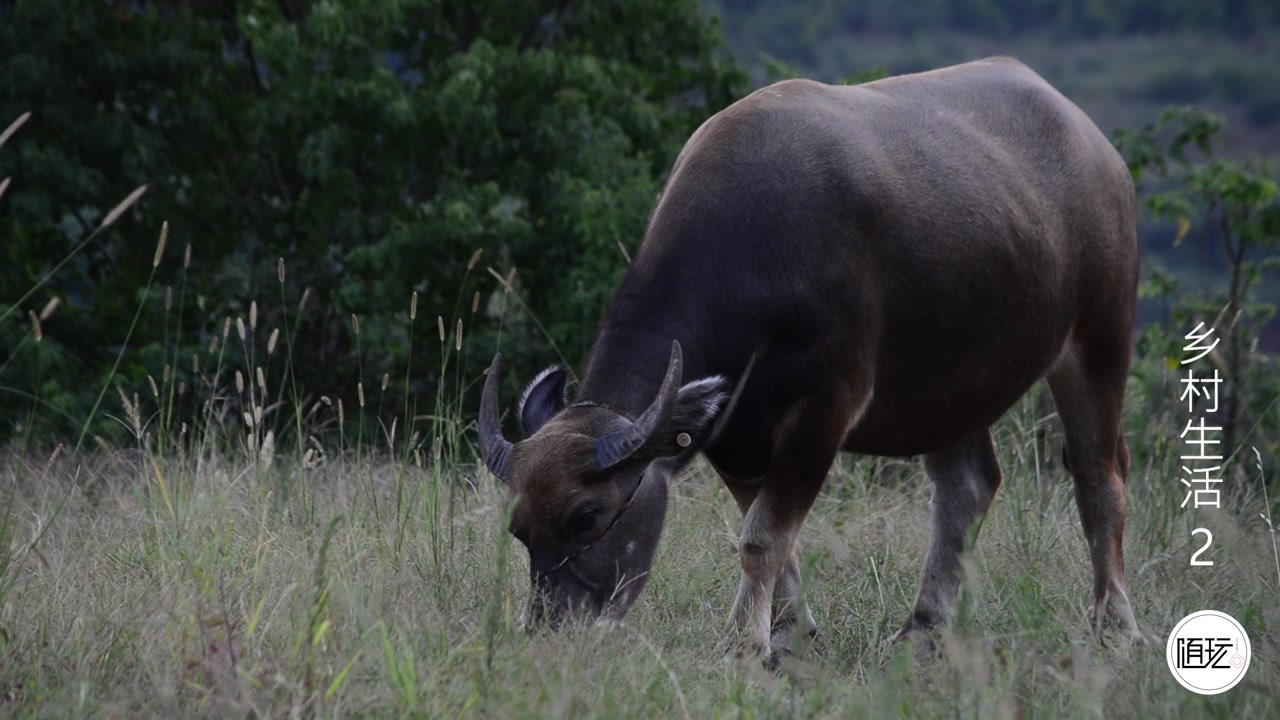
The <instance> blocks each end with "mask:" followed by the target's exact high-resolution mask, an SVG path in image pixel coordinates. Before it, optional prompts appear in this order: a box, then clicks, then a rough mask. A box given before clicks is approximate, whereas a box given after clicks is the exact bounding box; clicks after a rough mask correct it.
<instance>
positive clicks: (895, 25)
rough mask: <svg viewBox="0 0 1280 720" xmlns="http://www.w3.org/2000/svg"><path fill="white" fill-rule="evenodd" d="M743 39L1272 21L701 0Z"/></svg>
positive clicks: (1019, 0)
mask: <svg viewBox="0 0 1280 720" xmlns="http://www.w3.org/2000/svg"><path fill="white" fill-rule="evenodd" d="M707 4H708V5H709V6H710V7H711V8H713V9H715V10H717V11H718V12H719V13H720V14H721V15H722V16H723V17H724V18H725V20H726V24H727V26H728V27H727V30H728V31H729V32H730V33H731V34H732V35H734V36H741V37H743V38H744V41H745V44H746V45H748V46H750V47H758V48H761V49H763V50H765V51H766V52H769V53H771V54H774V55H778V56H781V57H784V58H788V57H804V56H805V55H807V53H808V52H809V51H810V50H811V49H812V48H813V47H815V46H817V45H818V41H819V40H820V39H821V38H823V37H825V36H828V35H830V34H832V33H857V32H889V33H901V34H909V33H913V32H918V31H922V30H937V29H950V30H963V31H968V32H973V33H977V34H980V35H988V36H994V37H1007V36H1009V35H1011V34H1013V33H1022V32H1027V31H1039V32H1046V33H1050V34H1053V35H1056V36H1058V37H1063V38H1066V37H1081V36H1085V37H1091V36H1097V35H1107V34H1110V35H1123V34H1130V33H1150V32H1162V31H1170V30H1193V31H1194V30H1221V31H1226V32H1229V33H1234V34H1249V33H1252V32H1255V31H1257V30H1258V29H1261V28H1266V27H1276V26H1277V25H1280V4H1277V3H1275V2H1272V1H1271V0H1220V1H1218V2H1204V1H1203V0H1066V1H1065V2H1064V1H1063V0H916V1H915V2H897V1H896V0H865V1H863V2H841V0H794V1H793V2H786V3H781V2H768V1H767V0H708V3H707Z"/></svg>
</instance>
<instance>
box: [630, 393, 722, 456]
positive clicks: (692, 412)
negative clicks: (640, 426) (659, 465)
mask: <svg viewBox="0 0 1280 720" xmlns="http://www.w3.org/2000/svg"><path fill="white" fill-rule="evenodd" d="M729 385H730V383H729V379H728V378H726V377H724V376H722V375H714V376H712V377H705V378H702V379H701V380H694V381H693V382H691V383H687V384H686V385H684V386H683V387H681V388H680V393H679V395H678V396H677V399H676V408H675V411H674V412H673V413H672V414H671V420H670V422H668V423H667V425H666V426H665V427H663V428H660V429H659V430H658V432H657V433H655V437H654V440H653V442H652V444H651V452H650V453H648V454H651V455H654V456H657V457H673V456H676V455H681V456H692V455H693V453H694V452H697V451H698V450H699V449H700V448H701V447H702V445H703V444H705V443H706V441H707V435H708V434H709V431H710V430H711V426H712V422H713V421H714V420H715V419H716V416H717V415H719V414H720V411H721V410H723V409H724V407H725V404H726V403H728V401H729Z"/></svg>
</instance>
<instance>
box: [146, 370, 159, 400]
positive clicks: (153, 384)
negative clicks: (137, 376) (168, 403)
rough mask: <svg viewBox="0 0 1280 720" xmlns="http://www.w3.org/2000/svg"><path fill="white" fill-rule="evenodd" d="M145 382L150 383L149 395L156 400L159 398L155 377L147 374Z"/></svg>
mask: <svg viewBox="0 0 1280 720" xmlns="http://www.w3.org/2000/svg"><path fill="white" fill-rule="evenodd" d="M147 382H148V383H150V385H151V395H152V396H153V397H155V398H156V399H157V400H159V399H160V388H159V386H157V385H156V379H155V378H154V377H152V376H151V375H149V374H148V375H147Z"/></svg>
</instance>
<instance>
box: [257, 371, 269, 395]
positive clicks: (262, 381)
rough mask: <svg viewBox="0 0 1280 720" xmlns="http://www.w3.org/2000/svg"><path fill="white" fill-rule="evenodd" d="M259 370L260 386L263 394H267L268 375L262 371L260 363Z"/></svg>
mask: <svg viewBox="0 0 1280 720" xmlns="http://www.w3.org/2000/svg"><path fill="white" fill-rule="evenodd" d="M257 370H258V387H259V388H261V389H262V394H263V395H266V394H267V376H266V373H264V372H262V366H261V365H259V366H258V368H257Z"/></svg>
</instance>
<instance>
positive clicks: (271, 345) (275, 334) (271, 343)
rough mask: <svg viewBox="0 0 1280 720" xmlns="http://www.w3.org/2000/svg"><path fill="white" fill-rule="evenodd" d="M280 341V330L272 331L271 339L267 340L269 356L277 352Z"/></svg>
mask: <svg viewBox="0 0 1280 720" xmlns="http://www.w3.org/2000/svg"><path fill="white" fill-rule="evenodd" d="M279 339H280V328H274V329H273V330H272V331H271V337H270V338H268V339H267V355H270V354H271V353H273V352H275V351H276V341H277V340H279Z"/></svg>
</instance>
